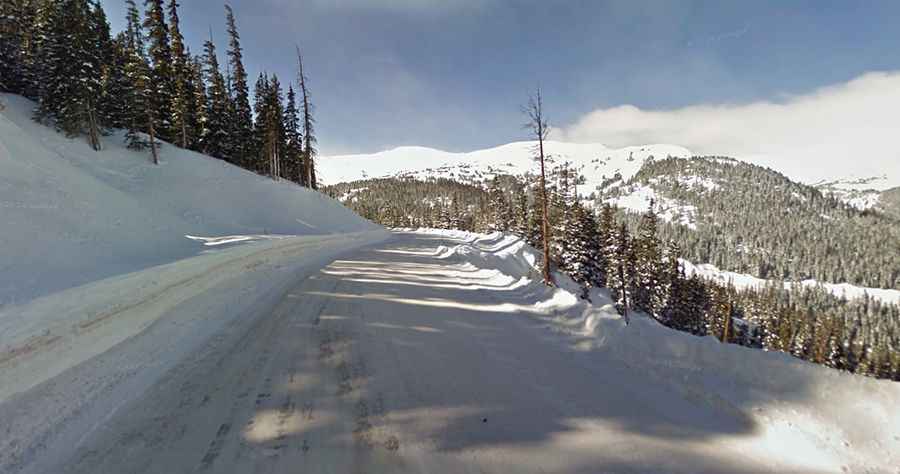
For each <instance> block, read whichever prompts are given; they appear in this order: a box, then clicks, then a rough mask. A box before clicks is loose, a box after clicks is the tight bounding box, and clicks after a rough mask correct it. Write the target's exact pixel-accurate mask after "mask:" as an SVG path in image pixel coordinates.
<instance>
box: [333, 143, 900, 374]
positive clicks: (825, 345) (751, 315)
mask: <svg viewBox="0 0 900 474" xmlns="http://www.w3.org/2000/svg"><path fill="white" fill-rule="evenodd" d="M557 171H558V172H557V173H554V174H553V175H552V176H551V178H552V179H551V184H550V185H549V196H548V200H549V202H548V204H549V205H548V211H549V221H550V228H551V233H550V234H551V238H550V255H551V259H552V261H553V263H554V265H556V266H557V268H559V269H560V270H562V271H565V272H566V273H568V274H569V275H571V276H572V277H573V279H574V280H575V281H577V282H579V283H581V284H582V285H584V286H585V288H590V287H607V288H608V289H609V291H610V292H611V293H612V296H613V299H614V300H615V301H616V302H617V306H618V308H619V310H620V312H622V313H623V314H626V315H627V314H628V311H629V310H630V309H637V310H640V311H643V312H645V313H647V314H649V315H651V316H653V317H654V318H655V319H656V320H658V321H659V322H660V323H662V324H664V325H666V326H669V327H673V328H676V329H679V330H682V331H686V332H690V333H692V334H696V335H712V336H714V337H716V338H717V339H720V340H722V341H727V342H731V343H736V344H741V345H745V346H748V347H757V348H762V349H766V350H778V351H783V352H787V353H790V354H792V355H794V356H796V357H800V358H803V359H806V360H810V361H813V362H817V363H821V364H825V365H828V366H830V367H834V368H838V369H843V370H848V371H851V372H856V373H862V374H867V375H873V376H876V377H882V378H892V379H895V380H897V379H900V308H898V307H897V306H895V305H891V304H885V303H882V302H880V301H878V300H875V299H872V298H868V297H864V298H861V299H855V300H848V299H846V298H844V297H842V296H841V295H835V294H833V292H832V291H829V290H827V289H826V288H823V287H817V286H800V285H794V286H792V287H791V286H788V288H785V285H784V284H783V283H782V282H781V281H782V280H794V279H803V278H807V277H809V276H812V277H816V278H818V279H820V281H847V279H849V278H856V280H853V281H858V282H869V281H871V282H874V283H875V284H873V285H872V286H876V287H877V286H879V285H883V284H887V283H890V284H892V285H896V282H897V276H898V275H897V269H898V268H900V267H898V266H897V265H896V264H894V263H892V262H896V259H897V258H900V257H898V255H900V252H895V251H894V250H893V249H895V248H896V247H894V246H892V245H896V242H898V240H897V231H898V229H897V227H898V226H897V222H896V221H894V220H893V219H891V218H889V217H886V216H884V215H882V214H880V213H877V212H874V211H860V210H858V209H856V208H855V207H853V206H850V205H848V204H846V203H844V202H842V201H840V200H839V199H837V198H834V197H830V196H826V195H823V194H822V193H821V192H820V191H818V190H816V189H815V188H812V187H809V186H805V185H801V184H798V183H794V182H792V181H790V180H788V179H787V178H785V177H784V176H782V175H780V174H778V173H776V172H774V171H772V170H768V169H764V168H760V167H757V166H752V165H747V164H745V163H741V162H738V161H736V160H731V159H727V158H694V159H689V160H685V159H665V160H648V162H647V163H646V164H645V165H644V166H643V167H642V168H641V169H640V170H639V171H638V172H637V174H635V176H634V177H633V178H632V179H630V180H628V181H627V182H625V183H624V184H615V183H612V185H611V186H609V187H608V188H605V189H604V191H605V193H604V194H601V195H600V196H599V197H597V201H596V204H597V205H596V206H595V207H594V208H592V207H590V206H587V205H585V202H584V201H583V200H582V199H580V198H577V197H576V195H575V189H576V183H578V182H579V181H580V179H579V176H578V175H577V173H574V172H572V171H571V170H568V169H565V168H563V169H561V170H557ZM536 190H537V188H536V186H535V183H533V182H528V181H526V180H522V179H519V178H516V177H512V176H497V177H495V178H494V179H492V180H490V181H489V182H486V183H483V185H482V186H473V185H470V184H460V183H457V182H455V181H453V180H450V179H431V180H426V181H419V180H413V179H409V178H404V179H400V178H391V179H373V180H362V181H355V182H352V183H342V184H340V185H335V186H330V187H328V188H327V192H328V193H329V194H331V195H332V196H334V197H336V198H337V199H339V200H340V201H342V202H344V204H345V205H347V206H348V207H350V208H351V209H353V210H355V211H357V212H359V213H360V214H361V215H363V216H365V217H367V218H369V219H372V220H374V221H376V222H379V223H382V224H384V225H387V226H391V227H437V228H448V229H461V230H471V231H479V232H486V231H493V230H501V231H508V232H514V233H517V234H519V235H522V236H524V237H525V238H526V239H527V240H528V242H529V243H530V244H531V245H533V246H535V247H536V248H541V246H542V241H541V237H540V214H541V211H540V209H541V201H540V193H538V192H537V191H536ZM610 202H612V203H620V204H623V207H619V208H616V207H613V206H610V205H609V203H610ZM601 203H603V204H601ZM745 209H746V212H744V210H745ZM829 224H832V225H833V226H829ZM873 229H874V230H875V232H873ZM770 257H771V258H770ZM682 258H685V259H687V260H690V261H693V262H695V263H702V262H712V263H716V264H717V265H719V266H721V267H723V268H727V269H732V270H734V271H744V272H748V273H758V274H762V275H764V276H765V277H766V278H769V279H772V280H773V283H772V284H771V285H768V286H765V287H762V288H744V289H738V288H735V287H732V286H731V285H728V284H724V285H723V284H721V283H718V282H715V281H711V280H705V279H703V278H702V277H700V276H698V275H696V274H694V275H687V274H686V273H685V271H684V268H683V266H682V264H681V259H682ZM768 258H770V259H768ZM850 260H855V262H853V264H850V263H849V261H850ZM754 266H755V268H754ZM867 269H868V271H866V270H867ZM873 269H874V271H873ZM844 275H848V276H847V277H844ZM841 278H844V279H843V280H841ZM888 287H890V286H888ZM585 294H587V293H585Z"/></svg>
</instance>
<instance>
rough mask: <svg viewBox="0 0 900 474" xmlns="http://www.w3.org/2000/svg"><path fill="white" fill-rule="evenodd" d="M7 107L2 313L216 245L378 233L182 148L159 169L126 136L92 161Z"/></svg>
mask: <svg viewBox="0 0 900 474" xmlns="http://www.w3.org/2000/svg"><path fill="white" fill-rule="evenodd" d="M0 101H2V103H3V104H4V105H6V107H5V109H4V110H2V111H0V307H3V306H9V305H16V304H22V303H25V302H27V301H29V300H31V299H33V298H35V297H38V296H42V295H46V294H49V293H52V292H55V291H60V290H63V289H66V288H71V287H74V286H78V285H82V284H86V283H88V282H91V281H95V280H99V279H102V278H107V277H111V276H113V275H121V274H125V273H130V272H134V271H137V270H141V269H144V268H148V267H151V266H154V265H160V264H164V263H168V262H173V261H175V260H178V259H182V258H186V257H191V256H195V255H198V254H200V253H202V252H205V251H210V249H213V248H216V247H211V243H212V242H218V243H219V244H226V243H227V244H236V243H247V242H251V241H256V240H260V239H261V238H268V237H264V236H271V235H273V234H277V235H324V234H333V233H343V232H359V231H365V230H372V229H376V228H377V226H375V225H374V224H371V223H369V222H368V221H365V220H363V219H361V218H359V217H358V216H357V215H355V214H353V213H352V212H351V211H349V210H347V209H346V208H344V207H343V206H341V205H340V204H339V203H337V202H336V201H334V200H332V199H330V198H328V197H327V196H324V195H322V194H320V193H317V192H313V191H309V190H306V189H303V188H300V187H298V186H296V185H293V184H290V183H287V182H279V183H276V182H273V181H272V180H270V179H267V178H264V177H262V176H258V175H256V174H254V173H250V172H248V171H244V170H241V169H239V168H237V167H234V166H231V165H229V164H227V163H225V162H223V161H221V160H216V159H213V158H209V157H206V156H203V155H200V154H197V153H193V152H190V151H185V150H181V149H179V148H177V147H175V146H171V145H164V146H163V147H162V148H161V150H160V159H161V164H160V165H159V166H154V165H153V164H151V163H150V156H149V152H134V151H131V150H128V149H126V148H125V147H124V146H123V143H124V141H123V137H122V135H121V133H119V132H116V133H114V134H112V135H111V136H108V137H104V138H103V140H102V141H103V146H104V150H102V151H101V152H99V153H98V152H94V151H93V150H91V149H90V148H89V147H88V146H87V144H86V143H85V141H84V140H83V139H67V138H65V137H64V136H62V135H60V134H58V133H56V132H55V131H53V130H52V129H50V128H47V127H44V126H42V125H39V124H37V123H35V122H33V121H32V120H31V110H32V108H33V107H34V104H33V103H32V102H30V101H28V100H26V99H23V98H22V97H19V96H14V95H9V94H4V95H0ZM187 236H203V237H204V239H199V240H198V239H196V238H195V239H191V238H188V237H187ZM223 236H245V237H241V238H223ZM246 236H250V237H246ZM216 239H219V240H216ZM219 248H221V246H220V247H219Z"/></svg>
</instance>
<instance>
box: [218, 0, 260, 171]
mask: <svg viewBox="0 0 900 474" xmlns="http://www.w3.org/2000/svg"><path fill="white" fill-rule="evenodd" d="M225 21H226V27H227V29H228V64H229V71H230V73H229V75H228V84H229V86H230V90H229V94H230V97H231V101H232V107H231V108H232V117H231V120H230V126H231V128H230V135H229V136H230V140H229V142H230V143H229V144H228V149H229V151H230V153H231V154H232V155H233V160H234V162H235V163H239V164H240V165H241V166H245V167H246V166H247V163H248V161H252V160H253V158H254V156H255V153H256V151H257V150H256V149H255V148H254V147H253V142H252V137H253V116H252V114H251V112H250V89H249V87H248V85H247V71H246V70H245V69H244V53H243V49H241V37H240V35H239V34H238V30H237V25H236V23H235V20H234V11H232V9H231V6H229V5H228V4H226V5H225Z"/></svg>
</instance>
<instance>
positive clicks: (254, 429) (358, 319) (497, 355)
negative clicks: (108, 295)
mask: <svg viewBox="0 0 900 474" xmlns="http://www.w3.org/2000/svg"><path fill="white" fill-rule="evenodd" d="M458 243H459V242H458V241H454V240H453V239H452V238H450V237H447V236H438V235H423V234H398V235H397V236H395V237H394V238H393V239H391V240H389V241H387V242H385V243H381V244H377V245H374V246H369V247H362V248H360V249H357V250H354V251H351V252H348V253H344V254H341V255H339V256H338V257H337V259H336V260H333V261H332V262H331V263H330V264H329V265H327V266H324V268H321V270H318V271H314V272H310V274H309V276H308V277H305V278H300V279H297V280H296V281H294V282H293V283H292V284H291V285H290V286H287V287H283V288H279V289H278V291H277V294H275V293H273V295H272V296H271V304H265V305H263V304H256V305H253V306H252V308H253V309H254V311H253V312H250V313H247V314H245V317H242V318H235V319H234V320H232V321H230V322H229V323H228V324H225V325H223V326H222V327H221V328H219V329H218V330H217V331H216V333H215V334H213V335H211V336H210V337H208V338H206V339H202V343H198V344H196V345H195V346H193V347H191V349H190V350H189V351H187V352H186V353H185V354H183V356H180V357H179V359H178V363H177V364H173V365H172V366H171V367H165V368H164V369H163V368H160V369H159V370H158V371H157V372H159V373H157V374H156V375H155V376H151V375H149V374H153V372H154V370H156V369H155V368H154V366H155V360H157V358H160V359H161V360H162V359H165V356H164V355H163V354H160V352H161V351H170V350H174V349H173V348H169V347H167V346H165V345H164V344H162V345H161V344H160V343H159V341H160V339H159V337H155V338H154V337H151V336H152V334H142V335H138V336H135V337H133V338H132V339H129V340H126V341H124V342H122V343H120V344H118V345H117V346H115V347H114V348H112V349H110V350H109V351H107V352H105V353H103V354H102V355H100V356H97V357H94V358H92V359H90V360H89V361H87V362H86V363H84V364H81V365H79V366H77V367H74V368H72V369H70V370H67V371H65V372H63V373H62V374H60V375H59V376H57V377H55V378H54V379H51V380H49V381H46V382H44V383H42V384H40V385H37V386H35V387H33V388H31V389H29V390H28V391H27V392H24V393H19V394H17V395H15V396H13V397H12V398H10V399H8V400H6V401H4V402H3V403H2V404H0V419H6V420H8V421H11V423H9V424H7V426H0V449H4V450H5V449H10V447H12V448H14V449H13V450H10V452H12V451H15V452H16V454H15V456H13V455H9V456H7V457H6V458H2V457H0V470H3V468H6V469H9V470H10V472H19V471H21V472H47V473H49V472H53V473H90V474H97V473H165V474H171V473H182V472H184V473H187V472H210V473H231V472H233V473H249V472H254V473H281V472H284V473H287V472H290V473H295V472H310V473H356V472H359V473H361V472H366V473H378V472H384V473H388V472H391V473H393V472H401V473H402V472H416V473H462V472H479V473H482V472H487V473H512V472H524V473H531V472H534V473H559V472H590V473H597V472H691V473H695V472H770V471H778V472H817V471H832V470H833V468H834V467H835V466H836V464H833V463H831V461H833V460H831V459H829V458H828V456H829V455H828V451H827V450H825V451H823V452H824V454H823V453H820V452H817V451H816V448H815V446H812V447H810V446H806V445H803V444H802V443H801V445H800V447H799V448H798V447H797V446H796V445H790V444H789V446H790V448H791V449H790V450H789V452H785V446H778V445H777V443H772V442H771V441H772V440H771V439H770V438H766V437H764V436H762V435H761V434H760V433H761V430H760V427H759V426H757V421H755V419H754V418H753V417H751V416H748V415H747V414H746V413H744V412H742V411H741V410H740V409H736V408H735V407H732V406H727V407H726V406H717V405H716V404H711V403H708V401H705V400H703V399H702V397H691V396H687V395H686V394H685V393H686V392H684V391H683V390H676V389H674V388H673V387H672V386H671V385H670V384H669V383H667V382H664V381H662V380H660V379H659V378H658V377H655V376H653V375H652V374H651V373H649V372H646V371H644V370H641V369H640V368H636V367H629V366H627V365H626V364H623V363H622V362H620V361H618V359H613V358H607V357H603V356H602V354H601V353H598V352H592V351H580V350H577V349H576V347H577V344H576V343H577V340H576V338H575V336H573V335H570V334H566V333H563V332H559V331H552V330H549V328H548V322H547V319H546V318H541V317H534V316H532V315H529V314H527V313H528V310H527V308H526V307H525V306H527V305H526V302H527V301H529V298H530V295H531V294H532V293H534V292H535V291H537V290H536V289H535V285H526V284H522V282H521V281H512V280H508V279H504V278H502V275H499V273H498V271H497V270H496V269H490V268H480V267H479V266H477V265H473V264H472V263H471V262H470V261H467V260H466V259H465V258H462V257H461V256H459V255H455V256H449V257H448V256H447V255H446V253H445V252H444V250H445V249H447V248H448V247H450V246H453V245H456V244H458ZM221 297H222V298H223V299H225V300H226V301H230V300H228V298H227V296H226V295H224V294H223V295H221ZM516 302H523V305H522V306H521V307H520V306H519V305H517V304H516ZM184 305H185V306H183V307H182V310H184V311H189V310H191V309H192V306H191V305H190V301H188V302H186V303H184ZM202 308H207V306H202ZM193 309H196V308H193ZM215 309H216V308H215V307H212V310H215ZM155 329H156V328H155V327H154V326H151V327H150V328H149V329H148V330H147V332H148V333H152V332H153V331H154V330H155ZM159 330H162V329H159ZM183 331H184V332H186V333H189V332H190V331H192V327H191V326H190V323H185V328H184V329H183ZM197 340H201V339H197ZM134 354H140V355H141V356H140V357H134ZM113 367H114V368H115V371H117V373H119V374H120V375H118V376H117V377H118V378H116V379H115V380H112V381H109V380H106V381H102V382H98V381H97V380H98V379H97V375H96V374H98V373H103V371H104V370H109V371H112V368H113ZM123 367H124V368H123ZM141 380H143V381H146V380H152V383H150V384H149V385H147V386H141V383H140V381H141ZM104 383H105V384H106V385H103V384H104ZM92 384H95V385H101V386H104V387H106V386H108V387H110V388H108V389H103V390H99V392H100V393H94V392H97V391H98V390H94V391H93V392H90V393H91V395H90V397H91V400H92V401H87V402H84V403H82V404H81V405H80V406H81V408H79V409H78V410H76V412H75V413H68V412H67V413H68V414H67V415H66V417H64V418H63V419H64V420H65V422H64V423H63V422H60V423H59V425H58V426H53V425H48V426H44V428H45V429H44V430H43V431H40V430H37V429H36V428H35V429H34V430H33V432H34V435H33V437H32V438H31V439H27V436H25V434H23V433H24V432H25V431H27V430H26V429H25V428H24V427H27V426H29V420H31V419H33V418H35V417H38V418H39V417H40V416H41V415H44V414H46V413H47V411H48V410H49V411H50V413H49V415H47V416H51V417H52V415H53V413H52V410H60V411H61V412H62V411H65V410H64V409H62V408H59V407H61V406H66V403H67V400H65V398H66V397H68V396H70V394H71V393H73V392H72V387H77V386H87V385H92ZM128 386H131V388H128ZM123 387H124V388H123ZM85 391H86V393H87V392H88V391H87V389H85ZM76 392H77V391H76ZM111 399H113V400H111ZM17 430H18V431H17ZM17 436H20V437H21V439H18V440H17ZM25 444H28V446H24V445H25ZM823 456H824V457H823ZM4 463H5V464H4Z"/></svg>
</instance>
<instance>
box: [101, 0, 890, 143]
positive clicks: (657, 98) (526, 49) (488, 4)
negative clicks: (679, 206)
mask: <svg viewBox="0 0 900 474" xmlns="http://www.w3.org/2000/svg"><path fill="white" fill-rule="evenodd" d="M103 4H104V6H105V8H106V11H107V13H108V15H109V16H110V21H111V23H112V24H113V28H114V30H117V29H119V28H121V25H122V16H123V11H124V7H123V5H124V1H121V0H103ZM232 7H233V8H234V10H235V14H236V16H237V22H238V28H239V30H240V33H241V36H242V41H243V46H244V48H245V59H246V62H247V67H248V69H249V71H250V74H251V83H252V81H254V80H255V77H256V74H257V73H258V72H259V71H261V70H267V71H269V72H275V73H277V74H278V75H279V77H280V78H281V79H282V83H284V80H285V79H286V78H293V77H294V71H295V58H294V44H295V43H298V44H300V46H301V47H302V48H303V51H304V53H305V61H306V67H307V69H308V75H309V76H310V78H311V82H312V84H311V85H312V90H313V94H314V100H315V103H316V106H317V107H318V120H319V130H320V136H319V139H320V142H321V147H322V149H323V152H325V153H326V154H327V153H339V152H340V153H344V152H374V151H378V150H382V149H386V148H390V147H394V146H399V145H423V146H431V147H435V148H442V149H446V150H451V151H465V150H473V149H478V148H484V147H488V146H492V145H498V144H502V143H506V142H510V141H514V140H520V139H525V138H527V136H526V135H525V132H524V131H523V130H521V128H520V125H521V122H522V121H523V119H522V117H521V115H520V112H519V108H520V105H521V104H522V103H523V102H525V100H526V99H527V96H528V94H529V93H530V92H531V91H532V90H533V89H534V88H535V87H536V85H537V84H540V85H541V87H542V88H543V89H544V95H545V97H546V100H547V112H548V115H549V118H550V120H551V123H552V124H553V125H555V126H556V127H558V128H560V129H562V130H567V129H569V128H571V127H573V126H574V124H576V123H579V121H583V119H584V118H585V117H586V116H587V115H588V114H590V113H592V112H594V111H597V110H604V109H610V108H615V107H617V106H622V105H626V104H627V105H633V106H635V107H637V108H639V109H640V110H642V111H666V110H673V109H680V108H684V107H690V106H698V105H737V104H752V103H756V102H760V101H763V102H771V103H780V102H783V101H788V100H790V98H791V97H794V96H797V95H802V94H810V93H813V92H814V91H816V90H818V89H820V88H822V87H825V86H832V85H840V84H843V83H846V82H848V81H850V80H852V79H854V78H857V77H859V76H861V75H863V74H864V73H866V72H869V71H890V70H894V69H897V68H898V63H900V54H897V50H898V47H900V28H897V27H896V24H897V20H898V19H900V2H895V1H867V2H845V1H841V2H831V1H824V0H818V1H769V2H765V1H752V2H737V1H664V0H658V1H647V2H637V1H607V2H604V1H588V0H584V1H579V0H570V1H563V0H559V1H553V0H542V1H535V0H456V1H452V0H305V1H291V0H253V1H249V0H234V1H233V2H232ZM181 20H182V27H183V30H184V32H185V35H186V37H187V39H188V42H189V44H190V45H191V49H192V51H194V52H199V51H200V49H201V45H202V41H203V40H204V39H205V38H206V37H207V36H208V34H209V28H210V27H212V29H213V35H214V39H215V41H216V44H217V47H218V48H219V50H220V52H223V51H224V49H225V47H226V38H225V35H224V28H223V23H224V12H223V8H222V3H221V2H219V1H207V0H184V1H183V5H182V7H181ZM595 135H596V134H595ZM568 136H569V137H571V138H577V139H582V140H587V139H602V138H604V136H603V135H602V134H600V135H598V136H594V135H592V134H591V133H587V134H569V135H568ZM641 138H646V139H651V140H652V139H653V138H654V135H653V134H650V135H649V136H647V137H644V136H642V137H641ZM725 151H727V150H725Z"/></svg>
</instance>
